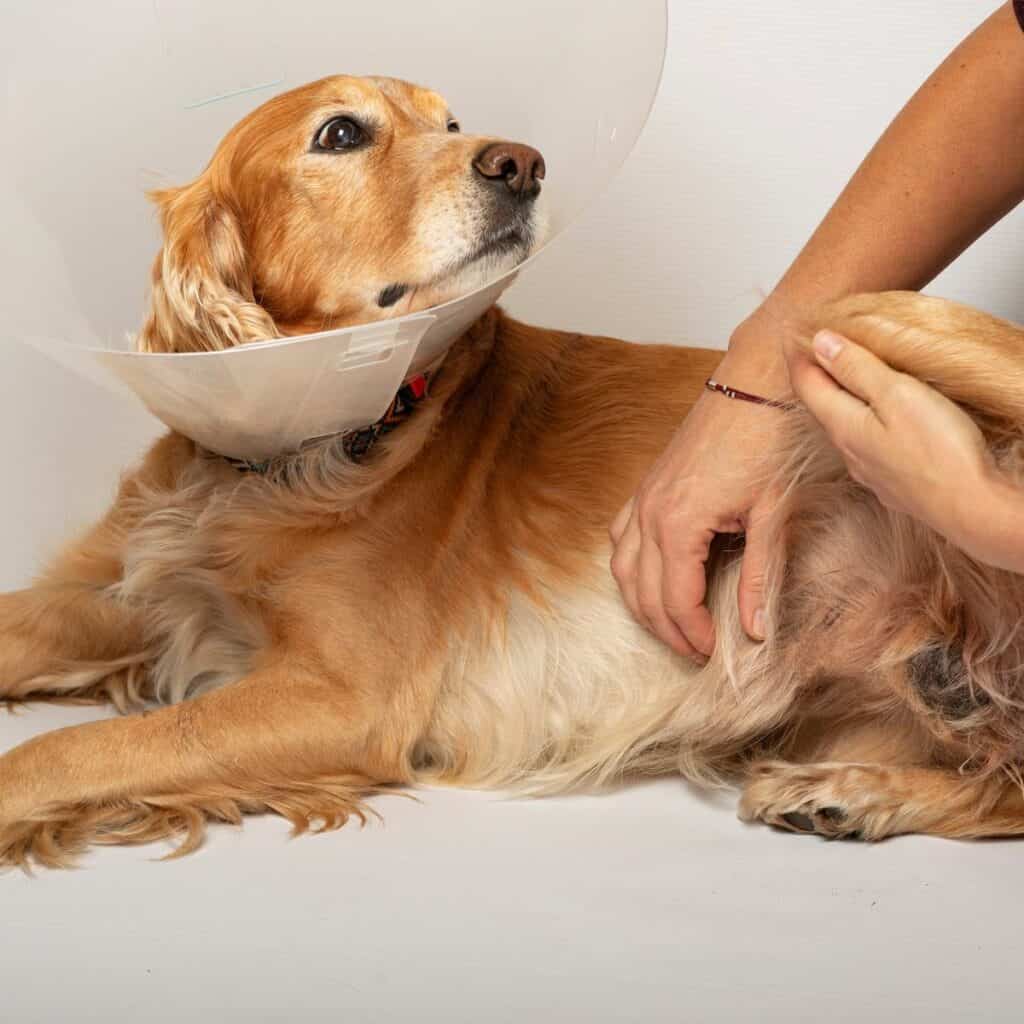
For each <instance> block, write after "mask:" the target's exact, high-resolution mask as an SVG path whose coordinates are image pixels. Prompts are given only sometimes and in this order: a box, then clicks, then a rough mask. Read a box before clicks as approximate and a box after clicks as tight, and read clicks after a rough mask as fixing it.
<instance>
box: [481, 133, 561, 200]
mask: <svg viewBox="0 0 1024 1024" xmlns="http://www.w3.org/2000/svg"><path fill="white" fill-rule="evenodd" d="M473 166H474V167H475V168H476V171H477V173H478V174H480V175H482V176H483V177H485V178H486V179H487V180H488V181H493V182H496V183H498V184H499V185H500V184H501V183H502V182H504V183H505V185H506V187H507V188H508V190H509V191H510V192H511V193H512V194H513V195H514V196H516V197H517V198H518V199H534V198H536V196H537V193H538V192H540V183H541V180H542V179H543V177H544V173H545V167H544V157H542V156H541V155H540V153H539V152H538V151H537V150H536V149H534V148H533V147H532V146H524V145H522V144H521V143H519V142H492V143H491V144H490V145H489V146H486V147H485V148H484V149H482V150H480V152H479V153H477V155H476V157H475V158H474V160H473Z"/></svg>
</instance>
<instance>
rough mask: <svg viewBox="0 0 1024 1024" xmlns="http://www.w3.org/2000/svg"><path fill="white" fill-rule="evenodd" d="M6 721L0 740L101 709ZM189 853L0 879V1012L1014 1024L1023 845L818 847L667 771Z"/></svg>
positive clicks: (269, 829) (446, 795)
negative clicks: (632, 780)
mask: <svg viewBox="0 0 1024 1024" xmlns="http://www.w3.org/2000/svg"><path fill="white" fill-rule="evenodd" d="M94 714H95V712H93V711H91V710H89V709H77V708H76V709H67V708H58V709H54V708H44V709H33V710H31V711H28V712H25V713H23V714H19V715H17V716H7V715H4V716H2V717H0V748H5V747H8V746H12V745H13V744H15V743H16V742H19V741H20V740H22V739H24V738H26V737H28V736H29V735H32V734H33V733H35V732H37V731H42V730H44V729H47V728H53V727H55V726H58V725H64V724H70V723H72V722H75V721H79V720H83V719H85V718H88V717H92V716H94ZM378 806H379V808H380V810H381V811H382V812H383V814H384V816H385V823H384V824H383V825H370V826H368V827H367V828H365V829H363V830H362V831H360V830H359V829H358V828H346V829H344V830H342V831H341V832H337V833H334V834H331V835H327V836H321V837H313V838H308V839H301V840H296V841H294V842H289V841H288V840H287V839H286V828H285V826H284V825H283V823H282V822H280V821H278V820H276V819H271V818H267V819H253V820H251V821H250V822H249V823H248V824H247V825H246V827H245V828H244V830H242V831H235V830H232V829H226V828H225V829H219V830H216V831H215V832H214V833H213V835H212V836H211V839H210V841H209V842H208V843H207V845H206V846H205V847H204V848H203V849H202V850H201V851H200V852H199V853H197V854H195V855H193V856H192V857H189V858H185V859H183V860H180V861H173V862H170V863H163V864H161V863H155V862H153V861H152V859H151V858H153V857H154V855H155V854H156V852H157V851H156V850H155V849H148V848H140V849H134V850H122V849H113V850H99V851H97V852H94V853H93V854H91V855H90V856H89V857H88V859H87V861H86V862H85V863H84V865H83V867H82V868H81V869H80V870H78V871H71V872H49V873H41V874H39V875H38V876H37V877H35V878H26V877H23V876H22V875H20V874H18V873H13V874H8V875H5V876H2V877H0V936H2V939H3V942H2V947H0V949H2V956H0V1019H2V1020H4V1021H7V1022H11V1024H29V1022H32V1024H35V1022H47V1024H49V1022H64V1021H93V1020H95V1021H104V1022H119V1021H131V1022H136V1021H146V1022H151V1021H152V1022H162V1021H174V1022H176V1024H178V1022H181V1021H184V1020H187V1021H191V1022H206V1021H211V1022H218V1024H220V1022H229V1021H246V1022H252V1021H298V1020H302V1021H321V1020H322V1021H341V1020H343V1021H346V1022H353V1024H362V1022H364V1021H365V1022H375V1021H415V1022H417V1024H427V1022H432V1021H438V1022H441V1021H443V1022H445V1024H461V1022H467V1024H468V1022H473V1024H477V1022H481V1024H492V1022H493V1024H499V1022H516V1024H519V1022H524V1021H531V1022H533V1021H536V1022H548V1021H551V1022H574V1021H580V1022H603V1021H623V1022H626V1021H630V1022H631V1021H644V1022H660V1021H666V1022H668V1021H672V1022H678V1021H695V1022H710V1021H787V1022H791V1021H818V1020H834V1021H854V1020H857V1021H860V1020H870V1021H872V1022H879V1021H907V1022H909V1021H922V1022H928V1024H937V1022H945V1021H967V1020H970V1021H1001V1020H1006V1021H1009V1020H1019V1019H1020V1012H1021V1011H1020V1005H1021V1002H1022V998H1024V971H1022V968H1021V962H1022V953H1024V937H1022V933H1021V928H1020V917H1021V903H1022V900H1021V896H1022V894H1024V880H1022V879H1024V874H1022V868H1021V865H1022V863H1024V861H1022V855H1024V846H1021V845H1018V844H1017V843H1013V842H995V843H984V844H973V845H970V844H957V843H950V842H940V841H935V840H928V839H918V838H909V839H900V840H895V841H890V842H888V843H885V844H883V845H881V846H877V847H865V846H862V845H859V844H854V843H848V844H847V843H826V842H823V841H819V840H817V839H815V838H810V837H803V836H790V835H784V834H777V833H773V832H770V831H767V830H762V829H759V828H754V827H747V826H744V825H742V824H741V823H739V822H738V821H737V820H736V819H735V817H734V813H733V808H732V802H731V800H722V799H719V798H717V797H715V798H713V799H707V798H702V797H701V796H699V795H697V794H694V793H693V792H692V791H689V790H688V789H687V788H686V787H685V786H684V785H683V784H682V783H680V782H677V781H675V780H664V781H660V782H657V783H652V784H649V785H642V786H637V787H632V788H629V789H627V790H624V791H621V792H618V793H614V794H611V795H607V796H583V797H570V798H564V799H549V800H542V801H508V800H502V799H500V798H497V797H495V796H493V795H489V794H478V793H461V792H449V791H433V792H428V793H424V794H422V796H421V801H420V802H419V803H417V802H413V801H411V800H404V799H400V798H394V797H391V798H386V799H383V800H381V801H380V802H379V803H378Z"/></svg>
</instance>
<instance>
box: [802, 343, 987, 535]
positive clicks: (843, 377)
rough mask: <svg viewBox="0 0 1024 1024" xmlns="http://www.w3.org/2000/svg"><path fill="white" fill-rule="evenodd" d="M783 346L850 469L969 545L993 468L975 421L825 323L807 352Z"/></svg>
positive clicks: (806, 399)
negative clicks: (836, 332) (823, 328)
mask: <svg viewBox="0 0 1024 1024" xmlns="http://www.w3.org/2000/svg"><path fill="white" fill-rule="evenodd" d="M786 354H787V362H788V365H789V373H790V380H791V381H792V385H793V389H794V391H795V392H796V394H797V396H798V397H799V398H800V399H801V400H802V401H803V403H804V405H805V406H806V407H807V409H808V410H809V411H810V412H811V414H812V415H813V416H814V417H815V419H817V420H818V422H819V423H820V424H821V425H822V427H823V428H824V430H825V432H826V433H827V434H828V436H829V439H830V440H831V441H832V443H833V444H834V445H835V446H836V448H837V449H838V450H839V453H840V454H841V455H842V456H843V459H844V460H845V462H846V466H847V469H848V470H849V472H850V475H851V476H852V477H853V478H854V479H855V480H857V481H858V482H859V483H861V484H863V485H864V486H865V487H869V488H870V489H871V490H872V491H873V492H874V493H875V494H876V495H877V496H878V499H879V501H881V502H882V504H884V505H885V506H887V507H888V508H891V509H893V510H895V511H898V512H904V513H906V514H907V515H910V516H913V517H914V518H915V519H918V520H920V521H921V522H923V523H926V524H927V525H928V526H930V527H932V529H934V530H936V531H938V532H939V533H941V534H942V535H943V536H945V537H947V538H948V539H950V540H951V541H953V542H954V543H956V544H958V545H959V546H961V547H965V548H968V549H969V548H970V547H972V546H973V544H974V542H975V538H974V537H972V532H975V531H977V530H978V529H979V525H980V522H981V520H980V517H978V516H977V515H976V514H975V513H976V508H977V506H978V504H979V501H980V500H982V499H983V496H984V495H985V494H987V493H989V492H990V491H992V490H993V486H994V479H995V478H996V477H997V476H998V474H997V472H996V471H995V466H994V463H993V460H992V458H991V456H990V454H989V451H988V449H987V447H986V445H985V439H984V436H983V435H982V433H981V431H980V430H979V429H978V426H977V424H976V423H975V422H974V421H973V420H972V419H971V418H970V417H969V416H968V415H967V414H966V413H965V412H964V411H963V410H961V409H960V408H959V407H958V406H957V405H955V404H954V403H953V402H951V401H950V400H949V399H948V398H946V397H945V396H944V395H942V394H940V393H939V392H938V391H936V390H935V389H934V388H931V387H929V386H928V385H927V384H924V383H922V382H921V381H919V380H917V379H916V378H914V377H911V376H908V375H907V374H904V373H899V372H897V371H896V370H893V369H892V368H891V367H889V366H888V365H886V364H885V363H884V362H882V360H880V359H879V358H878V357H877V356H875V355H874V354H873V353H871V352H869V351H868V350H867V349H865V348H862V347H861V346H860V345H857V344H856V343H855V342H853V341H851V340H850V339H849V338H844V337H842V336H841V335H838V334H835V333H834V332H831V331H821V332H819V333H818V334H817V335H816V336H815V338H814V341H813V343H812V346H811V352H810V353H809V354H808V353H806V352H804V351H802V350H799V349H797V348H795V347H787V350H786ZM965 503H969V505H970V507H965Z"/></svg>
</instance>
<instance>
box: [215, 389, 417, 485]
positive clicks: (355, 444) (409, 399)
mask: <svg viewBox="0 0 1024 1024" xmlns="http://www.w3.org/2000/svg"><path fill="white" fill-rule="evenodd" d="M432 372H433V371H430V370H428V371H427V372H426V373H418V374H417V375H416V376H415V377H410V378H409V379H408V380H407V381H406V382H405V383H404V384H403V385H402V386H401V388H399V390H398V394H397V395H395V397H394V398H393V399H392V400H391V404H390V405H389V406H388V408H387V411H386V412H385V413H384V415H383V416H381V418H380V419H379V420H377V422H376V423H371V424H370V425H369V426H368V427H360V428H359V430H349V431H346V432H345V433H343V434H340V435H333V436H337V437H340V439H341V448H342V451H344V453H345V454H346V455H347V456H348V457H349V458H350V459H351V460H352V461H353V462H360V461H362V459H364V458H365V457H366V454H367V453H368V452H369V451H370V449H371V448H372V447H373V446H374V445H375V444H376V443H377V439H378V438H380V437H383V436H384V435H385V434H390V433H391V431H392V430H394V429H395V428H396V427H398V426H401V424H403V423H404V422H405V421H406V420H407V419H408V418H409V417H410V416H411V415H412V413H413V410H414V409H415V408H416V406H417V405H419V404H420V403H421V402H422V401H423V400H424V399H426V398H427V397H428V396H429V394H430V378H431V376H432ZM330 436H332V435H329V434H328V435H325V436H324V437H317V438H311V439H310V443H312V442H315V441H323V440H326V438H327V437H330ZM281 458H287V456H277V457H276V458H273V459H264V460H263V461H261V462H254V461H251V460H249V459H232V458H229V457H228V456H224V459H225V461H226V462H227V463H228V464H229V465H230V466H233V467H234V468H235V469H237V470H238V471H239V472H240V473H260V474H264V473H266V472H268V470H269V469H270V467H271V466H273V465H274V464H275V463H276V462H278V461H279V459H281Z"/></svg>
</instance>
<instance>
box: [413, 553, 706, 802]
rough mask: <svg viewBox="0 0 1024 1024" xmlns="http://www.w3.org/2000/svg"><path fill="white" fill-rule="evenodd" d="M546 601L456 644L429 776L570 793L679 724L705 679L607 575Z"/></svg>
mask: <svg viewBox="0 0 1024 1024" xmlns="http://www.w3.org/2000/svg"><path fill="white" fill-rule="evenodd" d="M607 566H608V558H607V553H606V552H602V553H600V555H599V556H598V558H597V559H596V564H595V566H594V569H593V571H592V572H591V573H590V574H589V575H588V577H587V579H585V580H581V581H579V582H578V584H577V585H576V586H575V587H572V588H563V589H560V590H559V591H555V592H552V593H550V594H549V595H548V598H547V600H546V601H545V602H544V603H540V602H538V601H535V600H531V599H528V598H526V597H524V596H519V595H517V596H513V598H512V599H511V601H510V603H509V606H508V611H507V614H506V615H505V616H504V617H503V618H502V619H501V621H500V622H499V623H498V624H497V625H496V626H492V627H491V628H490V629H489V630H488V631H487V632H485V633H483V634H482V635H480V636H479V637H474V638H473V639H472V642H470V643H465V642H464V639H463V638H460V639H459V640H458V641H457V642H454V643H453V645H452V647H453V649H452V651H451V657H450V660H449V663H448V667H447V671H446V674H445V679H444V683H443V686H442V689H441V693H440V697H439V700H438V706H437V711H436V714H435V717H434V720H433V722H432V724H431V728H430V731H429V734H428V736H427V738H426V740H425V741H424V742H423V743H422V744H421V749H420V750H419V751H418V757H419V760H420V763H421V765H422V767H423V769H424V771H425V774H428V775H432V776H440V777H443V778H451V779H457V780H458V781H459V782H460V783H463V784H476V785H494V786H502V785H510V784H525V785H527V786H529V787H530V788H532V789H542V790H543V789H562V788H566V787H569V786H572V785H574V784H581V783H589V782H594V783H596V782H599V781H602V780H603V779H604V778H606V777H611V776H613V775H615V774H616V771H617V769H618V768H620V767H622V766H623V764H624V763H625V761H626V759H627V758H631V757H632V755H634V754H635V752H636V750H637V748H638V746H642V745H643V744H644V743H645V742H648V741H653V739H654V738H655V737H657V736H658V734H659V731H660V730H662V729H663V728H664V727H665V726H666V725H667V724H668V723H669V721H670V720H671V719H672V717H673V715H674V713H675V712H676V711H677V710H678V708H679V705H680V703H681V702H682V700H683V699H684V697H685V694H686V689H687V684H688V681H689V680H690V679H691V678H692V677H693V676H694V675H695V674H696V670H695V669H694V668H692V667H690V666H689V664H688V663H687V662H685V661H684V660H683V659H681V658H679V657H678V656H676V655H675V654H673V653H672V652H671V651H670V650H669V649H668V648H666V647H664V646H663V645H662V644H661V643H660V642H658V641H657V640H656V639H655V638H654V637H652V636H651V635H650V634H649V633H648V632H647V631H646V630H644V629H643V628H642V627H640V626H639V625H637V624H636V623H635V622H634V620H633V619H632V617H631V616H630V615H629V612H628V610H627V609H626V607H625V605H624V604H623V602H622V600H621V598H620V596H619V593H618V589H617V587H616V586H615V583H614V580H613V579H612V577H611V574H610V572H609V571H608V568H607Z"/></svg>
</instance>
